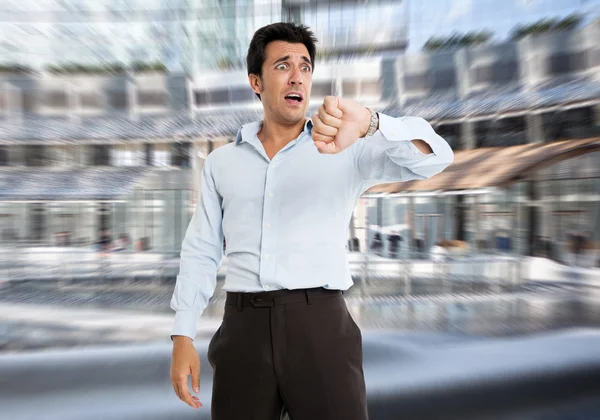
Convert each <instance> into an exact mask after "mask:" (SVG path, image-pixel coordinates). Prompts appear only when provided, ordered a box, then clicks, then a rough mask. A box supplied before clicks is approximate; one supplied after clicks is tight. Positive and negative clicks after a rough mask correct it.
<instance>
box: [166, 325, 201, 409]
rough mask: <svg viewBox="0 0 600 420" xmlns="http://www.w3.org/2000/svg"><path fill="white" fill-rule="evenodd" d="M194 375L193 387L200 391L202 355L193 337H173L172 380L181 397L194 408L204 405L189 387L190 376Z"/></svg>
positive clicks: (195, 390)
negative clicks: (199, 353) (197, 349)
mask: <svg viewBox="0 0 600 420" xmlns="http://www.w3.org/2000/svg"><path fill="white" fill-rule="evenodd" d="M190 375H192V388H193V390H194V392H195V393H196V394H197V393H198V392H200V357H199V356H198V352H197V351H196V349H195V348H194V345H193V344H192V339H191V338H189V337H184V336H175V337H173V356H172V359H171V382H172V383H173V389H174V390H175V393H176V394H177V396H178V397H179V399H180V400H181V401H183V402H185V403H187V404H188V405H189V406H190V407H192V408H200V407H202V403H201V402H200V399H199V398H198V397H196V396H195V395H194V396H192V394H190V391H189V389H188V376H190Z"/></svg>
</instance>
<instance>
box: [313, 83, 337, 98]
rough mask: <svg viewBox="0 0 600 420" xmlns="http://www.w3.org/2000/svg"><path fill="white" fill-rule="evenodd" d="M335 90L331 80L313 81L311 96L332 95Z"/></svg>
mask: <svg viewBox="0 0 600 420" xmlns="http://www.w3.org/2000/svg"><path fill="white" fill-rule="evenodd" d="M332 92H333V90H332V88H331V82H320V83H313V85H312V91H311V96H313V97H317V98H321V97H324V96H328V95H332V94H333V93H332Z"/></svg>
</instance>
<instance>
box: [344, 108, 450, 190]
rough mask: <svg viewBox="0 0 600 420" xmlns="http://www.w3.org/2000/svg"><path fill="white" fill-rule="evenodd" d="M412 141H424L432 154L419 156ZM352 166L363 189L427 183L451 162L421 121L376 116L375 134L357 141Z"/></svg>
mask: <svg viewBox="0 0 600 420" xmlns="http://www.w3.org/2000/svg"><path fill="white" fill-rule="evenodd" d="M412 140H423V141H425V142H426V143H427V144H428V145H429V146H430V147H431V150H432V151H433V152H432V153H429V154H425V153H423V152H421V151H420V150H419V149H418V148H417V146H415V144H414V143H413V142H412ZM357 143H358V144H357V145H356V147H354V148H352V150H353V159H354V165H355V167H356V170H357V171H358V174H359V175H360V178H361V179H362V181H363V182H364V183H365V188H370V187H372V186H374V185H377V184H380V183H385V182H399V181H409V180H413V179H427V178H431V177H432V176H433V175H436V174H438V173H440V172H442V171H443V170H444V169H445V168H447V167H448V166H449V165H450V164H451V163H452V161H453V160H454V152H453V151H452V148H450V146H449V145H448V142H446V140H444V139H443V138H442V137H440V136H439V135H438V134H437V133H436V132H435V131H434V130H433V127H431V125H430V124H429V123H428V122H427V121H425V120H424V119H423V118H421V117H399V118H393V117H390V116H388V115H385V114H381V113H379V130H377V132H376V133H375V134H374V135H373V136H372V137H369V138H361V139H359V140H358V141H357Z"/></svg>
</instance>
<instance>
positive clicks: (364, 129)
mask: <svg viewBox="0 0 600 420" xmlns="http://www.w3.org/2000/svg"><path fill="white" fill-rule="evenodd" d="M370 126H371V111H369V109H368V108H363V118H362V123H361V125H360V137H361V138H362V137H365V136H366V135H367V133H368V132H369V127H370Z"/></svg>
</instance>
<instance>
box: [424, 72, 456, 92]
mask: <svg viewBox="0 0 600 420" xmlns="http://www.w3.org/2000/svg"><path fill="white" fill-rule="evenodd" d="M455 85H456V72H455V71H454V69H453V68H448V69H444V70H438V71H435V70H434V71H431V72H430V74H429V88H430V89H431V90H445V89H450V88H452V87H454V86H455Z"/></svg>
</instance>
